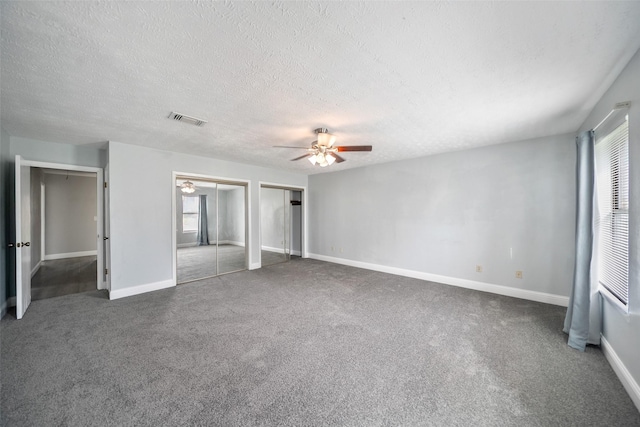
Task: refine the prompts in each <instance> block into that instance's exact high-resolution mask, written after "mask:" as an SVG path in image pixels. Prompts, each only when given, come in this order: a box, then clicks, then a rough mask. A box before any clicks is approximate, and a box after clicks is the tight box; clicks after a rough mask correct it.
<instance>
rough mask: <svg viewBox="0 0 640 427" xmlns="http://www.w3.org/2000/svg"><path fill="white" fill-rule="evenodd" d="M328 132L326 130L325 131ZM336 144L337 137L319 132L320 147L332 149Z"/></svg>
mask: <svg viewBox="0 0 640 427" xmlns="http://www.w3.org/2000/svg"><path fill="white" fill-rule="evenodd" d="M324 130H325V131H326V129H324ZM334 142H336V137H335V135H331V134H330V133H328V132H318V145H321V146H325V147H331V146H332V145H333V143H334Z"/></svg>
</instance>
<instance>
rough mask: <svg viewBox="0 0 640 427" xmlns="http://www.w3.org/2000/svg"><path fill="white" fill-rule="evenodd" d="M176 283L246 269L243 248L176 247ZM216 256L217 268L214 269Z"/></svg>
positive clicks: (221, 246) (231, 246)
mask: <svg viewBox="0 0 640 427" xmlns="http://www.w3.org/2000/svg"><path fill="white" fill-rule="evenodd" d="M177 253H178V256H177V260H176V264H177V272H176V273H177V276H178V277H177V279H178V283H185V282H190V281H193V280H199V279H202V278H205V277H211V276H215V275H217V274H223V273H229V272H232V271H239V270H244V269H246V268H247V267H246V261H245V248H244V247H243V246H236V245H220V246H218V247H216V245H208V246H190V247H186V248H178V251H177ZM216 256H217V257H218V268H219V269H220V271H219V272H218V271H217V270H216Z"/></svg>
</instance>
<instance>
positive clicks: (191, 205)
mask: <svg viewBox="0 0 640 427" xmlns="http://www.w3.org/2000/svg"><path fill="white" fill-rule="evenodd" d="M199 212H200V209H199V206H198V196H182V232H193V231H198V217H199Z"/></svg>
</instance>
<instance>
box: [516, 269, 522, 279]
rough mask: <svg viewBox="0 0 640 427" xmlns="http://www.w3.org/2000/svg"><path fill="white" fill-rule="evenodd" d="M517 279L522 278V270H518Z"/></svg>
mask: <svg viewBox="0 0 640 427" xmlns="http://www.w3.org/2000/svg"><path fill="white" fill-rule="evenodd" d="M516 279H522V271H520V270H518V271H516Z"/></svg>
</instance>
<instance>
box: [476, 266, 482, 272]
mask: <svg viewBox="0 0 640 427" xmlns="http://www.w3.org/2000/svg"><path fill="white" fill-rule="evenodd" d="M476 273H482V266H481V265H476Z"/></svg>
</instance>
